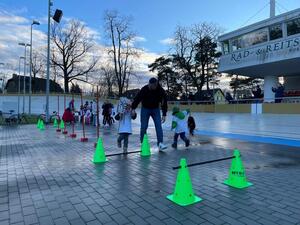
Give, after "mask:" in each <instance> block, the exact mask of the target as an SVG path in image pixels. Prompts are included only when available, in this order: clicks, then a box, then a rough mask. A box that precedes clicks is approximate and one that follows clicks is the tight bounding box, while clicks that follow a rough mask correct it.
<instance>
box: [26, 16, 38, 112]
mask: <svg viewBox="0 0 300 225" xmlns="http://www.w3.org/2000/svg"><path fill="white" fill-rule="evenodd" d="M33 25H40V23H39V22H38V21H36V20H33V21H32V23H31V26H30V65H29V69H30V72H29V73H30V77H29V99H28V100H29V101H28V113H29V115H30V114H31V93H32V88H31V79H32V78H31V77H32V76H31V73H32V27H33Z"/></svg>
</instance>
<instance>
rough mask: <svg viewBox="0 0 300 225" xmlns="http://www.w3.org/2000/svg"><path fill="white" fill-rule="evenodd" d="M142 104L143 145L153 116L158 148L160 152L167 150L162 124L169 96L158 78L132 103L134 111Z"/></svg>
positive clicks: (141, 135) (141, 138)
mask: <svg viewBox="0 0 300 225" xmlns="http://www.w3.org/2000/svg"><path fill="white" fill-rule="evenodd" d="M140 103H142V108H141V132H140V141H141V143H142V142H143V138H144V135H145V133H146V132H147V128H148V123H149V118H150V116H151V117H152V119H153V122H154V125H155V130H156V136H157V145H158V148H159V150H160V151H162V150H163V149H166V148H167V146H166V145H164V144H163V130H162V126H161V124H162V123H164V122H165V120H166V116H167V111H168V104H167V95H166V92H165V90H164V89H163V88H162V87H161V86H160V84H159V83H158V80H157V79H156V78H151V79H150V80H149V84H148V85H146V86H144V87H143V88H142V89H141V90H140V91H139V93H138V94H137V96H136V97H135V98H134V101H133V103H132V109H133V110H135V109H136V108H137V106H138V105H139V104H140ZM160 105H161V109H162V117H161V114H160V110H159V106H160Z"/></svg>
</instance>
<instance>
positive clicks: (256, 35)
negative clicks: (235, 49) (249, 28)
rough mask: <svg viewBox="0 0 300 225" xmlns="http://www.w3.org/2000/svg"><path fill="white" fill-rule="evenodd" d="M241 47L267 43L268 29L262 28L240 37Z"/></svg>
mask: <svg viewBox="0 0 300 225" xmlns="http://www.w3.org/2000/svg"><path fill="white" fill-rule="evenodd" d="M242 39H243V45H244V46H245V47H249V46H252V45H257V44H260V43H263V42H266V41H268V29H267V28H263V29H259V30H257V31H254V32H251V33H249V34H245V35H243V36H242Z"/></svg>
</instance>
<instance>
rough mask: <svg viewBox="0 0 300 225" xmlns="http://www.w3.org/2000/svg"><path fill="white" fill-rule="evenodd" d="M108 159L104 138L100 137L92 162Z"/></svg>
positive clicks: (101, 161)
mask: <svg viewBox="0 0 300 225" xmlns="http://www.w3.org/2000/svg"><path fill="white" fill-rule="evenodd" d="M107 161H108V160H107V159H106V156H105V152H104V147H103V142H102V139H101V138H99V139H98V142H97V146H96V151H95V153H94V158H93V160H92V162H93V163H104V162H107Z"/></svg>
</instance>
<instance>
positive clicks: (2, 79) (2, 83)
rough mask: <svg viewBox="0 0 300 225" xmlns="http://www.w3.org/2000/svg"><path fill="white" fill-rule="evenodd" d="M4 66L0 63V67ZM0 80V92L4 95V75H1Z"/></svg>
mask: <svg viewBox="0 0 300 225" xmlns="http://www.w3.org/2000/svg"><path fill="white" fill-rule="evenodd" d="M4 65H5V64H4V63H2V62H0V66H4ZM0 80H1V81H2V82H1V85H2V88H1V90H2V93H4V75H3V78H0Z"/></svg>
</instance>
